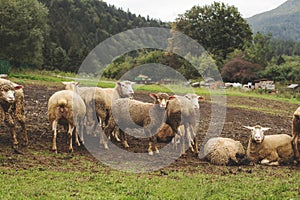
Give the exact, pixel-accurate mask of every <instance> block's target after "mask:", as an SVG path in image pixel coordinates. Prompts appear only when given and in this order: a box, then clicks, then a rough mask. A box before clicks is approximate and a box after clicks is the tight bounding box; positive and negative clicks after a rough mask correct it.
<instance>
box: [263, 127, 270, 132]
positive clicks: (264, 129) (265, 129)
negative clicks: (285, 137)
mask: <svg viewBox="0 0 300 200" xmlns="http://www.w3.org/2000/svg"><path fill="white" fill-rule="evenodd" d="M261 129H262V130H263V131H267V130H270V129H271V128H264V127H262V128H261Z"/></svg>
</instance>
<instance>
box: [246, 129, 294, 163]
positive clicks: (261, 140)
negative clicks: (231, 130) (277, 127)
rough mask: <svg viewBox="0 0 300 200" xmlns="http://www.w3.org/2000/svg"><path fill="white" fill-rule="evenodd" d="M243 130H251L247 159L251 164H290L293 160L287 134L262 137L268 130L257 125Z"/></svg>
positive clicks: (290, 143)
mask: <svg viewBox="0 0 300 200" xmlns="http://www.w3.org/2000/svg"><path fill="white" fill-rule="evenodd" d="M245 128H247V129H250V130H251V135H250V138H249V142H248V147H247V157H248V158H249V160H250V161H251V162H254V163H260V164H265V165H280V164H281V163H291V162H292V161H293V159H294V152H293V147H292V137H291V136H289V135H287V134H277V135H266V136H265V135H264V132H265V131H267V130H269V129H270V128H264V127H261V126H259V125H257V126H254V127H250V126H245Z"/></svg>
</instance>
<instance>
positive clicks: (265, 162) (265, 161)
mask: <svg viewBox="0 0 300 200" xmlns="http://www.w3.org/2000/svg"><path fill="white" fill-rule="evenodd" d="M260 164H262V165H268V164H270V161H269V160H267V159H263V160H262V161H260Z"/></svg>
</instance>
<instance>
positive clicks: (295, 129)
mask: <svg viewBox="0 0 300 200" xmlns="http://www.w3.org/2000/svg"><path fill="white" fill-rule="evenodd" d="M292 136H293V141H292V144H293V151H294V155H295V160H296V161H297V162H300V154H299V149H300V148H299V137H300V107H299V108H297V110H296V111H295V112H294V116H293V126H292Z"/></svg>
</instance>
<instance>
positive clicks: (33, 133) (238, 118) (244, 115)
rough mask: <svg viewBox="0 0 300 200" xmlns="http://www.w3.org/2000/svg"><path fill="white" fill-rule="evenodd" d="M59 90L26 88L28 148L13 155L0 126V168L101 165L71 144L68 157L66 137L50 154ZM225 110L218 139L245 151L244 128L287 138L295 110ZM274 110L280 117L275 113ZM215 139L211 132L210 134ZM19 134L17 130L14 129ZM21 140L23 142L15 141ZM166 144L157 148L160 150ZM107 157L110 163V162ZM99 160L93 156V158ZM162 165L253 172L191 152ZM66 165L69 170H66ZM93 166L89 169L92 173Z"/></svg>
mask: <svg viewBox="0 0 300 200" xmlns="http://www.w3.org/2000/svg"><path fill="white" fill-rule="evenodd" d="M60 89H63V88H62V86H59V85H53V86H49V85H48V86H45V85H38V84H25V85H24V93H25V100H26V117H27V130H28V137H29V146H28V147H26V148H25V147H22V146H20V148H19V149H20V153H16V152H14V151H13V150H12V148H11V137H10V134H9V131H8V129H7V127H6V126H5V125H4V124H3V123H1V125H0V143H1V145H0V166H1V167H3V168H16V169H27V168H31V167H37V168H41V169H46V168H47V169H49V168H50V169H54V170H67V169H68V170H85V169H86V168H87V166H86V165H83V164H82V163H83V162H84V161H89V162H90V163H94V165H102V164H103V163H102V162H101V161H99V160H98V159H96V158H95V157H94V156H93V155H91V153H90V152H89V151H88V150H87V148H85V147H84V146H80V147H77V146H75V145H74V152H73V153H72V154H70V153H68V147H67V143H66V141H67V136H66V134H58V138H57V146H58V155H55V154H53V153H52V151H51V141H52V131H51V127H50V124H49V122H48V118H47V101H48V99H49V97H50V96H51V95H52V94H53V93H54V92H55V91H57V90H60ZM135 99H138V100H142V101H147V102H151V98H150V97H149V96H148V95H147V93H145V92H137V93H136V94H135ZM241 102H243V103H242V104H243V105H252V106H253V108H256V109H253V110H251V109H245V108H243V107H237V106H235V105H241ZM227 105H228V106H227V110H226V119H225V123H224V127H223V130H222V132H221V135H220V136H222V137H229V138H233V139H236V140H239V141H240V142H241V143H242V144H243V146H244V148H246V147H247V142H248V138H249V131H248V130H246V129H245V128H243V126H248V125H249V126H254V125H257V124H259V125H261V126H267V127H271V128H272V129H271V130H270V131H268V132H267V133H266V134H279V133H286V134H291V121H292V114H293V112H294V111H295V110H296V108H297V107H298V106H299V105H295V104H290V103H284V102H278V101H272V100H263V99H259V100H257V99H255V98H252V97H251V98H250V97H231V96H229V97H227ZM211 106H212V103H211V102H210V101H209V99H208V100H206V101H205V102H201V105H200V114H201V120H200V124H199V125H200V128H199V132H198V135H197V140H198V142H199V144H200V146H201V145H202V144H203V141H204V138H205V136H206V135H207V130H208V128H209V126H210V121H211V117H210V116H211ZM276 111H278V113H277V112H276ZM210 130H211V131H212V132H211V133H210V134H214V133H213V131H214V129H210ZM18 132H20V130H19V129H18ZM60 133H63V129H60ZM87 138H90V139H88V140H87V144H91V143H92V144H93V145H94V146H95V147H94V148H93V149H92V150H91V151H98V152H102V153H101V154H99V156H101V155H102V156H103V154H105V155H106V156H108V160H109V156H110V155H108V154H109V153H107V152H105V151H106V150H105V149H103V147H99V146H98V145H97V144H98V138H97V137H93V136H87ZM19 141H21V139H19ZM128 143H129V145H130V147H129V149H128V151H129V152H146V151H147V150H146V149H147V142H146V140H140V139H136V138H133V137H130V136H129V137H128ZM115 145H116V146H117V147H121V145H120V144H119V143H115ZM164 145H166V144H160V146H161V147H163V146H164ZM113 156H116V155H111V159H112V160H114V158H113ZM96 157H97V156H96ZM170 163H171V164H170V165H168V166H165V167H164V169H172V170H176V171H177V170H188V171H194V170H196V169H197V170H199V169H200V170H202V171H204V172H206V173H224V171H225V172H226V173H227V172H228V173H232V172H236V171H240V170H244V171H249V170H250V172H251V167H252V166H249V165H243V166H239V167H232V168H230V170H228V168H226V169H225V168H222V167H217V166H212V165H210V164H209V163H207V162H206V161H205V160H202V159H199V158H198V157H197V156H195V155H193V154H192V153H191V152H190V151H189V150H188V151H187V154H186V155H185V156H181V157H180V158H178V159H174V162H170ZM66 166H68V167H66ZM92 167H93V166H88V168H92ZM283 167H287V168H291V169H295V170H299V169H300V168H299V166H295V165H288V166H283Z"/></svg>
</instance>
